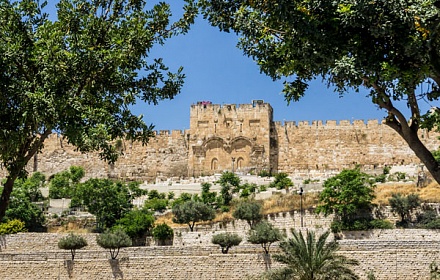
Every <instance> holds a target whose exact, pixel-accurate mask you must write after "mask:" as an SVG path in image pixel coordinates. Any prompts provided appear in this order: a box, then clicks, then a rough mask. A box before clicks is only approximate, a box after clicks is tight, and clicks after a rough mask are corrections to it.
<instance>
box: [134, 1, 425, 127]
mask: <svg viewBox="0 0 440 280" xmlns="http://www.w3.org/2000/svg"><path fill="white" fill-rule="evenodd" d="M171 3H173V4H174V1H171ZM237 42H238V37H237V36H236V35H235V34H230V33H223V32H220V31H219V30H218V29H217V28H214V27H211V26H210V25H209V24H208V23H207V22H206V21H205V20H203V18H202V17H199V18H197V20H196V23H195V25H194V26H193V27H192V29H191V30H190V32H189V33H188V34H187V35H184V36H179V37H174V38H171V39H170V40H168V41H167V42H166V43H165V45H164V46H157V47H155V48H154V50H153V52H152V55H154V56H158V57H163V59H164V62H165V63H166V65H168V66H170V68H171V69H172V70H176V69H177V68H178V67H179V66H183V67H184V72H185V74H186V80H185V84H184V87H183V90H182V92H181V93H180V94H179V95H178V96H176V98H175V99H173V100H167V101H162V102H161V103H160V104H159V105H157V106H148V105H146V104H138V105H136V106H135V108H134V111H135V112H136V113H137V114H143V115H144V119H145V121H146V122H147V123H153V124H154V125H155V127H156V129H157V130H172V129H180V130H183V129H187V128H189V108H190V105H191V104H194V103H196V102H197V101H211V102H212V103H214V104H243V103H250V102H251V100H252V99H263V100H264V101H265V102H268V103H270V104H271V105H272V107H273V109H274V120H275V121H282V122H283V121H296V122H298V121H304V120H308V121H310V122H311V121H313V120H323V121H325V120H337V121H339V120H369V119H378V120H382V119H383V117H384V116H386V112H385V111H383V110H379V109H378V107H377V106H375V105H373V104H372V103H371V101H370V99H368V98H367V97H366V95H367V91H364V92H361V93H355V92H350V93H349V94H346V95H344V96H343V97H339V95H338V94H337V93H335V92H333V90H332V89H328V88H327V87H326V85H325V84H324V83H323V82H321V79H318V80H315V81H313V83H312V84H311V85H310V87H309V89H308V92H307V94H306V96H305V97H304V98H303V99H301V100H300V101H299V102H294V103H291V104H290V105H289V106H288V105H287V103H286V102H285V101H284V97H283V95H282V94H281V91H282V88H283V85H282V82H283V81H282V80H280V81H275V82H274V81H272V79H270V78H269V77H267V76H265V75H263V74H260V71H259V68H258V66H257V64H256V63H255V62H254V61H253V60H252V59H251V58H248V57H245V56H244V55H243V53H242V51H241V50H239V49H238V48H236V44H237ZM421 105H422V107H423V110H422V111H423V112H425V111H426V110H427V109H428V108H429V107H430V106H429V105H428V104H426V103H424V102H423V101H422V102H421ZM403 106H404V105H403Z"/></svg>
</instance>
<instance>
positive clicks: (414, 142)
mask: <svg viewBox="0 0 440 280" xmlns="http://www.w3.org/2000/svg"><path fill="white" fill-rule="evenodd" d="M388 126H389V127H391V128H392V129H393V130H395V131H396V132H397V133H399V135H400V136H401V137H402V138H403V139H404V140H405V141H406V143H407V144H408V146H409V147H410V148H411V150H413V152H414V154H415V155H416V156H417V157H418V158H419V159H420V161H421V162H422V163H423V164H424V165H425V167H426V169H427V170H428V171H429V173H431V175H432V177H433V178H434V180H435V181H436V182H437V183H439V184H440V168H439V164H438V162H437V161H436V160H435V158H434V156H433V155H432V153H431V151H429V150H428V149H427V148H426V146H425V144H423V143H422V141H420V139H419V136H418V134H417V131H418V130H413V129H411V128H409V127H408V128H407V129H400V131H399V129H396V127H394V126H393V125H388Z"/></svg>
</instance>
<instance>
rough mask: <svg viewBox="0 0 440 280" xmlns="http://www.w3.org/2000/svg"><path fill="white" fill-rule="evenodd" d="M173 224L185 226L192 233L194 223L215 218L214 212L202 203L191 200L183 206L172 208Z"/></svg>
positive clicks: (177, 205) (178, 205)
mask: <svg viewBox="0 0 440 280" xmlns="http://www.w3.org/2000/svg"><path fill="white" fill-rule="evenodd" d="M173 214H174V217H173V222H175V223H178V224H187V225H188V226H189V229H190V230H191V231H194V225H195V223H196V222H200V221H209V220H212V219H214V218H215V211H214V209H212V208H211V207H210V206H208V205H206V204H204V203H203V202H196V201H193V200H190V201H186V202H184V203H183V204H176V205H175V206H174V207H173Z"/></svg>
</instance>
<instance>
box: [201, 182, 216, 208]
mask: <svg viewBox="0 0 440 280" xmlns="http://www.w3.org/2000/svg"><path fill="white" fill-rule="evenodd" d="M201 186H202V193H201V201H202V202H203V203H205V204H207V205H210V206H212V207H214V206H216V202H217V192H211V191H210V190H211V186H212V185H211V184H210V183H208V182H205V183H202V184H201Z"/></svg>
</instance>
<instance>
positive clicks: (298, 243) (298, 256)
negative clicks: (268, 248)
mask: <svg viewBox="0 0 440 280" xmlns="http://www.w3.org/2000/svg"><path fill="white" fill-rule="evenodd" d="M292 234H293V236H292V238H289V239H288V240H286V241H283V242H281V243H280V249H281V254H276V255H274V259H275V260H276V261H278V262H280V263H282V264H285V265H286V267H283V268H281V269H279V270H277V271H275V272H274V273H273V275H272V276H273V277H272V278H271V279H301V280H315V279H328V280H332V279H333V280H339V279H341V280H342V279H346V280H354V279H359V277H358V276H357V275H356V274H355V273H354V272H353V271H352V270H351V266H354V265H358V262H357V261H356V260H352V259H349V258H347V257H345V256H342V255H340V254H337V253H338V250H339V246H338V244H337V243H336V241H331V242H327V238H328V236H329V234H330V232H329V231H327V232H325V233H323V234H322V235H320V236H319V237H318V238H316V236H315V233H314V232H313V231H308V232H307V234H306V236H305V237H304V236H303V234H302V232H297V231H295V230H292ZM280 276H283V277H280Z"/></svg>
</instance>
